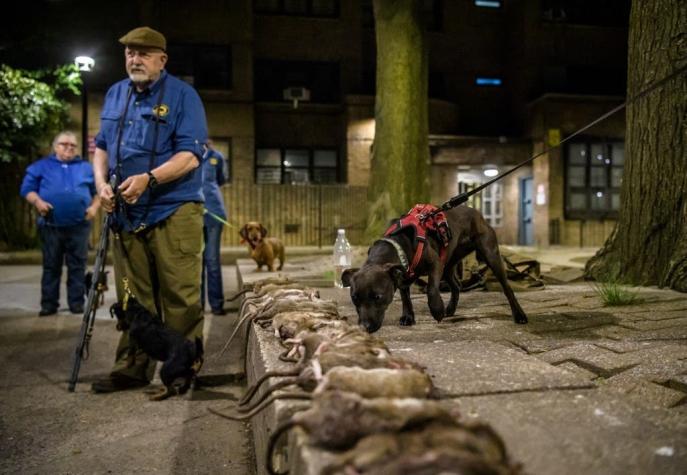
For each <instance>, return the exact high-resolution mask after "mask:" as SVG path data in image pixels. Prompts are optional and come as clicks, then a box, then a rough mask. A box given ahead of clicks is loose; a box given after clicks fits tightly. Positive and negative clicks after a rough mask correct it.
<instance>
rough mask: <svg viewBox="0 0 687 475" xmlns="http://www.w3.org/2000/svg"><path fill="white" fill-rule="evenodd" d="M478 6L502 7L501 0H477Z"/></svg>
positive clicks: (476, 4)
mask: <svg viewBox="0 0 687 475" xmlns="http://www.w3.org/2000/svg"><path fill="white" fill-rule="evenodd" d="M475 6H476V7H482V8H501V2H500V1H499V0H475Z"/></svg>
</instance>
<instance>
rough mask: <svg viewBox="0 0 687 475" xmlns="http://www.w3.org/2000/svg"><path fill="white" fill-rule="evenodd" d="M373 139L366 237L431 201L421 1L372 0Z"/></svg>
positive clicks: (425, 53)
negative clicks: (374, 53) (374, 62)
mask: <svg viewBox="0 0 687 475" xmlns="http://www.w3.org/2000/svg"><path fill="white" fill-rule="evenodd" d="M374 15H375V28H376V40H377V95H376V99H375V139H374V144H373V150H372V154H371V170H370V185H369V188H368V190H369V191H368V202H369V208H370V209H369V212H368V226H367V232H366V234H367V237H368V238H370V239H374V238H377V237H379V236H380V235H381V234H382V233H383V231H384V229H385V228H386V225H387V223H388V221H389V220H390V219H392V218H394V217H398V216H399V215H401V214H403V213H405V212H407V211H408V210H409V209H410V208H411V207H412V206H413V205H414V204H415V203H424V202H427V200H428V199H429V177H430V173H429V172H430V163H429V144H428V137H427V135H428V129H429V126H428V118H427V81H428V79H427V76H428V73H427V57H428V55H427V47H426V42H425V30H424V25H423V24H422V19H421V16H420V2H419V0H374Z"/></svg>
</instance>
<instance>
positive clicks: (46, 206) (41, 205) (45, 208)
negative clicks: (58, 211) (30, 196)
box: [33, 198, 52, 216]
mask: <svg viewBox="0 0 687 475" xmlns="http://www.w3.org/2000/svg"><path fill="white" fill-rule="evenodd" d="M33 205H34V206H35V207H36V210H37V211H38V214H40V215H41V216H45V215H47V214H48V213H49V212H50V210H51V209H52V205H51V204H50V203H48V202H47V201H43V200H42V199H40V198H36V201H34V203H33Z"/></svg>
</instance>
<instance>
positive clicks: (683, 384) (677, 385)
mask: <svg viewBox="0 0 687 475" xmlns="http://www.w3.org/2000/svg"><path fill="white" fill-rule="evenodd" d="M666 384H667V385H668V386H669V387H671V388H674V389H677V390H678V391H681V392H683V393H686V394H687V374H678V375H676V376H673V377H671V378H670V379H669V380H668V381H667V383H666Z"/></svg>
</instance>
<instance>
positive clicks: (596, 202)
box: [565, 141, 625, 219]
mask: <svg viewBox="0 0 687 475" xmlns="http://www.w3.org/2000/svg"><path fill="white" fill-rule="evenodd" d="M565 150H566V157H567V159H566V169H565V171H566V173H565V189H566V197H565V210H566V217H568V218H570V219H587V218H615V217H616V216H617V213H618V209H619V208H620V186H621V184H622V181H623V167H624V165H625V144H624V143H623V142H619V141H585V142H573V143H570V144H568V145H567V146H566V149H565Z"/></svg>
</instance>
